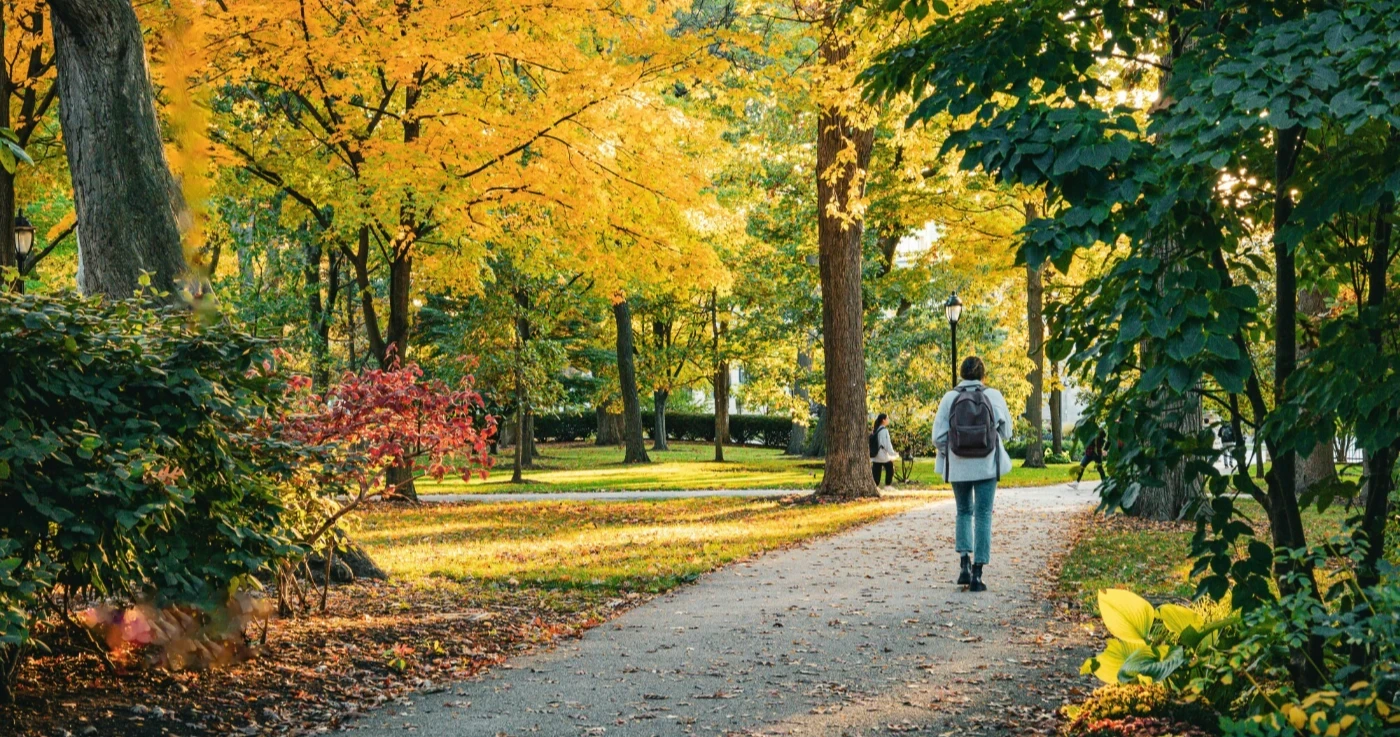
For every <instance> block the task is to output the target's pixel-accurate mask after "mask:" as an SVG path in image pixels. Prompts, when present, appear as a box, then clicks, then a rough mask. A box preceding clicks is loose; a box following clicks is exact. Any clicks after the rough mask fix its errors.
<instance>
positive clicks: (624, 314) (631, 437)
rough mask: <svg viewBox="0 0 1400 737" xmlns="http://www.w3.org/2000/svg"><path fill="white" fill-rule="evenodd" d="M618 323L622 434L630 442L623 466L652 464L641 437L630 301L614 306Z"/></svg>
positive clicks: (640, 409)
mask: <svg viewBox="0 0 1400 737" xmlns="http://www.w3.org/2000/svg"><path fill="white" fill-rule="evenodd" d="M613 317H614V319H616V321H617V376H618V381H619V383H620V384H621V385H622V435H623V439H624V440H625V441H626V443H627V452H626V454H625V455H624V456H623V459H622V462H623V463H624V464H631V463H651V458H650V457H648V456H647V446H646V441H645V439H643V438H642V401H641V397H640V396H639V395H638V393H637V367H636V356H635V355H634V354H635V350H634V348H633V342H632V310H631V308H630V307H629V306H628V304H627V300H622V301H620V302H618V303H617V304H615V305H613Z"/></svg>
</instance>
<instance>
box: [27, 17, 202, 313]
mask: <svg viewBox="0 0 1400 737" xmlns="http://www.w3.org/2000/svg"><path fill="white" fill-rule="evenodd" d="M49 7H50V9H51V10H52V22H53V38H54V57H55V61H56V64H55V66H56V68H57V73H58V81H57V85H58V95H59V97H60V98H61V99H62V100H63V104H62V105H61V106H60V107H59V121H60V123H61V124H62V127H63V139H64V147H65V149H66V151H67V155H68V168H69V171H70V173H71V174H72V178H73V198H74V200H75V204H76V207H77V212H78V226H77V227H78V233H79V239H78V251H79V258H80V261H81V262H82V268H81V269H80V270H79V273H78V285H79V287H81V288H82V290H83V292H85V293H87V294H103V295H106V296H108V297H114V298H123V297H129V296H131V295H132V294H133V293H134V292H135V291H136V290H137V289H138V288H140V280H141V278H142V273H143V272H147V273H149V274H150V280H151V287H152V288H154V289H156V290H160V291H162V292H167V293H169V294H170V295H171V296H172V298H178V297H177V295H178V289H179V281H180V280H181V279H183V278H184V277H185V276H186V272H187V271H188V267H187V266H186V264H185V254H184V250H183V247H182V246H181V242H180V228H179V225H178V223H177V219H176V213H177V211H178V210H179V209H181V208H183V202H182V199H181V197H180V192H179V189H178V188H177V187H176V186H175V182H174V179H173V177H171V174H170V167H169V165H168V164H167V163H166V160H165V149H164V147H163V145H162V143H161V138H160V130H159V127H158V124H157V122H156V111H155V106H154V103H153V101H152V96H151V81H150V78H149V77H148V76H147V73H146V46H145V42H144V40H143V39H142V36H141V24H140V23H139V22H138V21H137V19H136V12H135V11H134V10H133V9H132V6H131V3H130V2H129V1H128V0H52V1H51V2H50V3H49ZM5 104H6V105H8V104H9V102H8V100H7V101H6V102H5ZM11 209H12V208H11ZM8 211H9V210H7V212H8ZM5 237H6V238H8V237H9V234H8V233H6V234H5Z"/></svg>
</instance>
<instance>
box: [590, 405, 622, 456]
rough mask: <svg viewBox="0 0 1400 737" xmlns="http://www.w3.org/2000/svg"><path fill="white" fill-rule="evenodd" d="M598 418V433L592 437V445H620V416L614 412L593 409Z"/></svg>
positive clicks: (599, 408) (600, 408) (598, 408)
mask: <svg viewBox="0 0 1400 737" xmlns="http://www.w3.org/2000/svg"><path fill="white" fill-rule="evenodd" d="M594 412H595V414H597V416H598V432H597V434H596V435H595V436H594V440H593V444H594V445H599V446H602V445H619V444H621V443H622V415H620V414H618V413H616V412H609V411H607V410H605V409H603V408H602V407H597V408H595V409H594Z"/></svg>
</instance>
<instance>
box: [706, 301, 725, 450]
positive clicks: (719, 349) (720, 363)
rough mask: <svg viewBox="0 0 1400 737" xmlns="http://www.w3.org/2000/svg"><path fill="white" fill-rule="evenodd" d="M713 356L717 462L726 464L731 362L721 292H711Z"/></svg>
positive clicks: (712, 381)
mask: <svg viewBox="0 0 1400 737" xmlns="http://www.w3.org/2000/svg"><path fill="white" fill-rule="evenodd" d="M710 330H711V331H712V332H711V339H712V344H711V351H712V353H711V355H712V356H713V357H714V371H713V373H711V375H710V384H711V386H712V387H713V390H712V392H711V393H712V394H713V395H714V398H715V462H716V463H723V462H724V443H725V441H727V440H728V439H729V361H728V360H727V359H726V358H725V357H724V355H725V354H724V344H723V340H724V334H725V333H726V332H728V331H729V323H728V321H721V320H720V319H719V290H718V289H714V290H711V291H710Z"/></svg>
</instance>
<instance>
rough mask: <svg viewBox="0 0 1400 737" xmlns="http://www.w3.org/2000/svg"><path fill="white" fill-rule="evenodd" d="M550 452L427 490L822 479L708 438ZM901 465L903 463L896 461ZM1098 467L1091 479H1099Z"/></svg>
mask: <svg viewBox="0 0 1400 737" xmlns="http://www.w3.org/2000/svg"><path fill="white" fill-rule="evenodd" d="M540 450H541V453H542V454H543V455H544V457H543V458H540V459H538V460H536V461H535V468H534V469H527V470H526V471H525V472H524V479H525V483H523V484H512V483H510V477H511V473H510V469H511V458H510V457H509V455H506V454H503V455H501V456H499V457H498V458H497V459H496V464H497V465H496V467H495V468H494V469H492V471H491V473H490V476H489V477H488V478H487V479H486V480H485V481H482V480H480V479H473V480H472V481H470V482H464V481H462V480H461V479H460V478H448V479H445V480H443V481H441V482H431V481H423V482H419V484H418V492H419V493H420V494H446V493H463V492H468V493H495V492H520V491H525V492H550V491H675V490H689V489H695V490H707V491H709V490H722V489H793V490H805V489H811V488H814V487H815V486H816V485H817V484H818V483H819V482H820V481H821V477H822V462H821V460H820V459H811V458H795V457H792V456H787V455H783V453H782V452H781V451H779V450H775V449H770V448H755V447H747V446H734V447H726V448H725V449H724V454H725V462H724V463H715V462H714V461H713V460H711V459H712V458H714V446H712V445H710V444H706V443H680V442H675V443H671V450H666V451H649V453H650V455H651V459H652V461H653V463H650V464H644V465H632V466H625V465H623V464H622V451H621V449H618V448H614V447H602V448H599V447H596V446H594V445H591V444H587V443H571V444H557V445H545V446H541V449H540ZM1019 464H1020V461H1017V462H1016V467H1015V469H1014V470H1013V471H1012V472H1011V473H1010V474H1008V475H1007V476H1006V477H1005V478H1003V479H1002V485H1003V486H1046V485H1050V484H1061V483H1065V482H1067V481H1071V480H1073V478H1074V472H1075V469H1076V468H1077V466H1076V465H1074V464H1058V465H1053V466H1050V467H1048V468H1043V469H1029V468H1021V467H1020V465H1019ZM897 465H898V464H896V466H897ZM1097 478H1098V476H1097V474H1095V473H1094V471H1093V470H1092V469H1091V470H1090V471H1089V472H1088V473H1087V474H1086V476H1085V479H1086V480H1094V479H1097ZM904 486H906V487H907V488H911V489H946V488H948V486H947V484H944V483H943V482H942V480H941V479H939V478H938V475H937V474H936V473H935V472H934V463H933V459H928V458H921V459H918V460H917V461H916V462H915V464H914V471H913V474H912V476H911V478H910V480H909V482H908V483H907V484H905V485H904Z"/></svg>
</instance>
